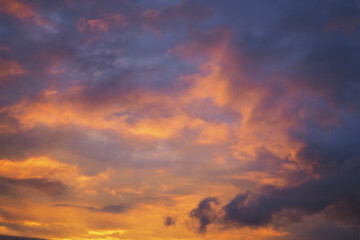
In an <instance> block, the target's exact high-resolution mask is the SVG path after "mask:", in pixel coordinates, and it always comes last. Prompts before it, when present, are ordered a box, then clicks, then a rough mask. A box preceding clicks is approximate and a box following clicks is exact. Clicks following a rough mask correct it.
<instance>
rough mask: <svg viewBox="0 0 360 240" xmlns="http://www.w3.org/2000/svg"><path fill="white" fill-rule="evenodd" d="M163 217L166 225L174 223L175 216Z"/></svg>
mask: <svg viewBox="0 0 360 240" xmlns="http://www.w3.org/2000/svg"><path fill="white" fill-rule="evenodd" d="M163 218H164V225H165V226H166V227H170V226H173V225H175V223H176V216H164V217H163Z"/></svg>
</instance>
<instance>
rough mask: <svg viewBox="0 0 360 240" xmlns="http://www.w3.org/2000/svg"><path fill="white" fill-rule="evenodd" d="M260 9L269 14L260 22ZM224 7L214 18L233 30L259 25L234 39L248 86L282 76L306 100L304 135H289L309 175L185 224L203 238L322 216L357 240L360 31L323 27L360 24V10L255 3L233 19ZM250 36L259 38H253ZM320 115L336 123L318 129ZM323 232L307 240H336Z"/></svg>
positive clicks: (243, 196)
mask: <svg viewBox="0 0 360 240" xmlns="http://www.w3.org/2000/svg"><path fill="white" fill-rule="evenodd" d="M259 2H261V4H260V3H259ZM247 3H249V2H247ZM238 4H239V5H242V4H241V3H238ZM265 5H268V7H269V8H268V9H267V10H266V13H264V14H262V13H263V10H264V6H265ZM229 7H230V6H229V5H226V4H224V5H223V6H221V7H219V9H218V11H224V12H227V13H229V15H228V18H231V19H232V20H234V21H233V23H238V22H239V25H237V26H233V27H234V28H236V27H239V26H240V25H242V23H241V22H242V21H240V20H244V19H246V18H249V14H251V13H254V14H255V13H256V11H258V15H256V16H258V18H256V19H253V21H250V23H249V22H246V23H249V31H248V32H246V31H244V28H246V26H245V27H242V30H243V32H242V34H239V35H238V36H236V35H235V37H234V39H235V38H236V37H237V38H238V39H239V40H238V42H237V43H239V45H240V46H241V47H239V48H241V51H242V52H241V54H242V56H245V57H246V59H247V60H248V61H247V62H246V63H245V64H247V67H246V68H245V73H246V74H247V75H248V76H250V77H252V78H253V79H257V78H259V79H266V77H267V76H270V75H271V74H272V73H276V72H283V73H284V72H285V74H286V76H287V77H288V78H287V80H286V81H287V83H288V84H290V85H294V86H296V87H297V88H298V89H301V90H300V91H303V92H304V93H305V94H304V96H312V97H309V98H308V99H306V97H304V98H303V99H300V100H299V103H296V102H295V103H294V104H295V105H297V106H300V104H304V102H307V103H306V104H307V105H305V108H306V109H307V111H308V113H307V115H306V116H305V117H304V118H302V119H298V120H297V121H298V122H299V123H300V124H302V125H304V126H305V127H304V129H302V130H301V131H300V130H298V129H296V126H294V127H290V129H288V132H289V136H290V138H292V139H295V140H297V141H301V142H303V143H304V147H302V148H301V149H300V150H299V151H298V152H297V153H296V158H297V159H298V161H299V164H300V165H302V166H307V167H308V169H309V173H308V177H307V179H306V180H304V181H302V182H301V183H294V184H292V185H289V186H284V187H281V188H279V187H274V186H263V187H262V188H260V189H258V191H256V192H251V191H248V192H244V193H240V194H238V195H236V196H235V197H234V198H233V199H232V200H231V201H230V202H228V203H226V204H225V205H223V206H222V208H221V210H220V211H218V210H215V207H214V206H215V205H218V204H219V200H218V199H217V198H213V197H211V198H205V199H204V200H203V201H201V202H200V203H199V204H198V206H197V207H196V208H194V209H193V210H192V211H191V212H190V213H189V216H190V218H192V219H194V220H196V221H197V222H198V231H199V232H202V233H204V232H206V230H207V227H208V226H209V225H210V224H215V225H219V226H221V227H222V228H228V227H255V228H256V227H263V226H269V225H272V226H277V227H278V226H280V227H281V226H284V225H287V226H288V225H289V223H295V222H301V221H302V219H303V218H304V217H308V216H314V215H317V214H321V216H323V217H325V218H326V219H328V221H333V222H337V223H339V224H343V226H344V227H343V228H342V230H341V231H342V233H341V234H340V236H343V237H344V238H343V239H359V237H360V231H359V226H360V140H359V134H360V112H359V109H360V108H359V107H360V105H359V99H360V85H359V83H360V75H359V69H360V68H359V67H358V65H359V64H358V63H359V60H360V59H359V56H360V54H359V49H360V48H359V39H360V38H359V36H360V35H359V33H360V32H359V26H358V27H356V28H353V29H351V31H350V30H349V31H347V32H346V31H344V29H342V28H341V27H339V26H341V25H336V24H335V25H334V26H338V27H337V28H335V27H334V29H332V30H331V31H330V30H329V27H327V26H329V24H331V23H334V22H339V21H340V19H355V18H356V19H360V18H359V17H360V14H359V12H360V11H359V10H360V4H359V2H356V1H329V2H324V1H311V3H310V2H309V1H302V2H296V3H294V2H291V3H290V2H287V3H286V2H282V1H270V3H269V2H267V3H265V2H264V1H256V3H250V4H246V5H244V9H247V11H248V13H244V14H243V15H241V13H239V16H236V15H235V13H233V14H231V13H232V12H233V11H231V10H229ZM240 7H241V6H239V8H236V9H240ZM242 11H245V10H240V12H242ZM271 13H275V14H278V15H277V17H274V16H273V15H271ZM228 18H226V20H225V21H227V20H228ZM266 19H268V21H265V20H266ZM236 20H237V21H236ZM262 20H264V21H265V22H263V23H262V22H261V21H262ZM340 22H341V21H340ZM255 29H257V30H258V31H259V32H258V33H257V34H254V33H251V30H252V31H254V30H255ZM280 43H282V44H280ZM239 51H240V50H239ZM291 59H292V60H291ZM259 61H260V62H261V63H262V64H261V66H259ZM242 64H243V63H242ZM259 81H265V80H259ZM234 82H235V84H236V80H234ZM282 84H283V83H281V84H280V85H281V87H284V85H282ZM270 87H271V88H274V86H273V85H272V86H269V88H270ZM277 87H279V86H276V87H275V88H277ZM275 88H274V89H275ZM279 89H280V88H279ZM285 89H286V88H285ZM280 96H281V93H280V92H279V93H277V92H273V95H271V99H274V98H278V99H280V100H282V101H286V99H281V97H280ZM268 107H270V108H271V106H268ZM322 112H327V113H330V115H331V116H334V117H335V118H336V119H337V121H336V123H332V124H324V121H320V120H319V119H317V116H318V115H316V114H321V113H322ZM323 117H324V116H323ZM323 119H326V117H324V118H323ZM264 161H265V162H266V160H265V159H264ZM319 229H320V228H319ZM319 229H318V230H319ZM322 229H323V230H322V231H321V230H319V231H317V232H316V233H315V232H313V233H312V234H313V237H314V238H311V239H329V238H330V239H334V238H333V237H331V236H330V237H329V234H326V232H327V231H328V232H332V230H334V229H331V227H327V228H322ZM325 229H326V230H325ZM314 231H315V230H314ZM339 231H340V230H339ZM299 236H300V235H299ZM326 236H327V237H326ZM334 236H339V233H338V235H336V234H335V235H334Z"/></svg>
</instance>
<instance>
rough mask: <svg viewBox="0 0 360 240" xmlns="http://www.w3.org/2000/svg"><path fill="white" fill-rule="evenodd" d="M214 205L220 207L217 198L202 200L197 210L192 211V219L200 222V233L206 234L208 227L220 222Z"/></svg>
mask: <svg viewBox="0 0 360 240" xmlns="http://www.w3.org/2000/svg"><path fill="white" fill-rule="evenodd" d="M214 205H219V200H218V199H217V198H215V197H209V198H205V199H204V200H202V201H201V202H200V203H199V204H198V206H197V207H196V208H194V209H193V210H191V212H190V218H193V219H196V220H198V222H199V226H198V231H199V232H200V233H205V232H206V229H207V226H208V225H209V224H211V223H213V222H214V221H217V220H218V216H217V212H216V210H215V209H214V208H213V206H214Z"/></svg>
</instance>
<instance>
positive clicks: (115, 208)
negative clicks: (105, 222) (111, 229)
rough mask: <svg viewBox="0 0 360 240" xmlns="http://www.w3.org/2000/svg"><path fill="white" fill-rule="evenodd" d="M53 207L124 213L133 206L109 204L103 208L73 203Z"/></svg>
mask: <svg viewBox="0 0 360 240" xmlns="http://www.w3.org/2000/svg"><path fill="white" fill-rule="evenodd" d="M52 207H73V208H79V209H86V210H89V211H93V212H105V213H114V214H119V213H124V212H126V211H128V210H129V209H130V208H131V206H130V205H126V204H117V205H107V206H104V207H101V208H96V207H89V206H78V205H72V204H54V205H52Z"/></svg>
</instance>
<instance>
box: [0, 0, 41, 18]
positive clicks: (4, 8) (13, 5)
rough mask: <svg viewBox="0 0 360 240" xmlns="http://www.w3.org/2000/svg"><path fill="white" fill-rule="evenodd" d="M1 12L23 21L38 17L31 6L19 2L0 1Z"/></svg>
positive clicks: (14, 0) (13, 0)
mask: <svg viewBox="0 0 360 240" xmlns="http://www.w3.org/2000/svg"><path fill="white" fill-rule="evenodd" d="M0 12H3V13H5V14H8V15H11V16H13V17H16V18H19V19H22V20H23V19H28V18H31V17H35V16H37V12H35V11H34V10H33V9H32V7H31V6H29V5H26V4H24V3H22V2H20V1H17V0H2V1H0Z"/></svg>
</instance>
